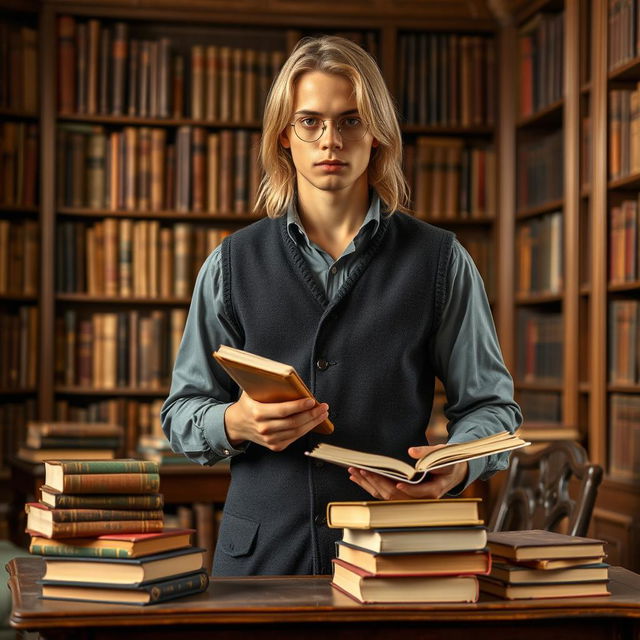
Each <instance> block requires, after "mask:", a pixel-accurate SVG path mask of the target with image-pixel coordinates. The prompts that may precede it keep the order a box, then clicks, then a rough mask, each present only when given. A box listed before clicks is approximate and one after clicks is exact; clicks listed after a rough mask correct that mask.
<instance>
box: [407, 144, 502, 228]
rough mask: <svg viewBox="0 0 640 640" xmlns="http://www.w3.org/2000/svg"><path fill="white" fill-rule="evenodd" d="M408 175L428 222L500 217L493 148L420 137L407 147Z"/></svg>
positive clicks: (416, 202) (418, 207) (415, 201)
mask: <svg viewBox="0 0 640 640" xmlns="http://www.w3.org/2000/svg"><path fill="white" fill-rule="evenodd" d="M404 163H405V167H404V169H405V174H406V176H407V181H408V183H409V186H410V188H411V191H412V193H413V206H414V208H415V210H416V212H417V214H418V215H419V216H420V217H422V218H424V219H426V220H433V221H438V220H452V219H453V220H455V219H485V218H492V217H494V216H495V213H496V192H495V184H496V158H495V151H494V149H493V148H492V147H479V146H476V147H468V146H465V141H464V140H461V139H456V138H436V137H422V136H421V137H418V138H417V139H416V142H415V144H408V145H406V146H405V157H404Z"/></svg>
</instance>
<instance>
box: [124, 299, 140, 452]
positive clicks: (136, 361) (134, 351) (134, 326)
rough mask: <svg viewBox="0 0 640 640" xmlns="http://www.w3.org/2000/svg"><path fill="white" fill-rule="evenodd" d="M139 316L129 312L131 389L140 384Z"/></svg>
mask: <svg viewBox="0 0 640 640" xmlns="http://www.w3.org/2000/svg"><path fill="white" fill-rule="evenodd" d="M139 316H140V314H139V311H138V310H137V309H132V310H131V311H130V312H129V386H130V387H132V388H133V389H135V388H136V387H138V386H139V384H140V353H139V336H140V320H139ZM127 443H129V431H127Z"/></svg>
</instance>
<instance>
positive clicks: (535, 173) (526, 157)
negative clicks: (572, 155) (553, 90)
mask: <svg viewBox="0 0 640 640" xmlns="http://www.w3.org/2000/svg"><path fill="white" fill-rule="evenodd" d="M563 163H564V152H563V140H562V130H561V129H558V130H557V131H554V132H552V133H545V134H540V133H539V134H537V135H536V136H535V137H534V138H532V139H530V140H526V141H524V140H523V141H522V143H521V144H519V145H518V152H517V167H516V199H517V203H518V208H519V209H522V208H528V207H537V206H540V205H544V204H546V203H547V202H551V201H553V200H557V199H558V198H562V194H563V175H564V164H563Z"/></svg>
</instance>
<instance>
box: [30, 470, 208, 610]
mask: <svg viewBox="0 0 640 640" xmlns="http://www.w3.org/2000/svg"><path fill="white" fill-rule="evenodd" d="M45 483H46V484H45V485H44V486H43V487H42V499H41V501H40V502H38V503H28V504H27V505H26V506H25V509H26V511H27V533H29V534H30V535H31V545H30V551H31V552H32V553H35V554H40V555H43V556H44V559H45V573H44V576H43V579H42V595H43V597H45V598H58V599H65V600H87V601H92V602H111V603H122V604H141V605H144V604H150V603H152V602H161V601H164V600H169V599H173V598H177V597H181V596H183V595H189V594H193V593H200V592H201V591H204V590H205V589H206V588H207V585H208V575H207V572H206V570H205V569H204V568H203V562H204V549H200V548H196V547H193V546H191V542H190V539H191V534H192V533H193V530H191V529H167V530H165V529H164V528H163V513H162V506H163V497H162V495H161V494H160V493H158V490H159V485H160V476H159V474H158V465H157V464H155V463H153V462H149V461H138V460H110V461H105V460H93V461H48V462H45Z"/></svg>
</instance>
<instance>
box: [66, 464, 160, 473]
mask: <svg viewBox="0 0 640 640" xmlns="http://www.w3.org/2000/svg"><path fill="white" fill-rule="evenodd" d="M60 466H61V467H62V471H63V472H64V473H65V474H71V475H73V474H93V473H96V474H116V473H122V474H125V473H126V474H147V473H149V474H157V473H158V465H157V464H156V463H155V462H149V461H147V460H91V461H79V460H74V461H67V462H61V463H60Z"/></svg>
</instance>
